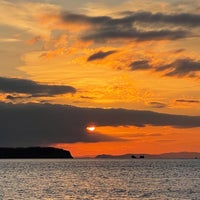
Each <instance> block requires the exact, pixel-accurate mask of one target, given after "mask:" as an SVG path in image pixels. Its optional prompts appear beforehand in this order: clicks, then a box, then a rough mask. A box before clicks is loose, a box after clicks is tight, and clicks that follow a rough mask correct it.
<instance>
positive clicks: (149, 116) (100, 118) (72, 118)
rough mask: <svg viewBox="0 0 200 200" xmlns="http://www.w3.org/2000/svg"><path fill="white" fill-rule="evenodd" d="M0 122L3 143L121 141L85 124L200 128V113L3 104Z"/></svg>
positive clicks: (1, 143)
mask: <svg viewBox="0 0 200 200" xmlns="http://www.w3.org/2000/svg"><path fill="white" fill-rule="evenodd" d="M0 121H1V131H0V138H1V140H0V146H31V145H50V144H55V143H76V142H100V141H116V140H121V139H120V138H117V137H110V136H107V135H103V134H101V133H97V132H95V133H92V134H91V133H88V132H87V131H86V127H87V125H88V124H91V123H95V124H97V125H98V126H129V125H130V126H140V127H142V126H145V125H153V126H173V127H179V128H189V127H200V116H186V115H172V114H161V113H156V112H150V111H137V110H126V109H102V108H80V107H73V106H67V105H53V104H33V103H29V104H11V103H9V104H8V103H0Z"/></svg>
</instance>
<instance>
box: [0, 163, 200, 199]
mask: <svg viewBox="0 0 200 200" xmlns="http://www.w3.org/2000/svg"><path fill="white" fill-rule="evenodd" d="M36 199H42V200H65V199H80V200H82V199H83V200H84V199H85V200H86V199H88V200H92V199H102V200H104V199H105V200H109V199H113V200H120V199H133V200H134V199H146V200H147V199H148V200H150V199H152V200H154V199H159V200H162V199H181V200H186V199H188V200H189V199H190V200H200V159H196V160H195V159H193V160H192V159H191V160H189V159H185V160H178V159H177V160H175V159H173V160H169V159H168V160H151V159H141V160H134V159H132V160H131V159H130V160H110V159H106V160H103V159H102V160H100V159H99V160H97V159H91V160H89V159H88V160H81V159H80V160H79V159H73V160H0V200H36Z"/></svg>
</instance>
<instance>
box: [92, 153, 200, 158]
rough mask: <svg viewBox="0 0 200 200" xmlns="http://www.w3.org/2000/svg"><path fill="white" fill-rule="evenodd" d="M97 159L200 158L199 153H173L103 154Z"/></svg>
mask: <svg viewBox="0 0 200 200" xmlns="http://www.w3.org/2000/svg"><path fill="white" fill-rule="evenodd" d="M95 158H113V159H114V158H115V159H128V158H132V159H144V158H148V159H162V158H163V159H170V158H172V159H173V158H174V159H175V158H177V159H179V158H180V159H181V158H182V159H198V158H200V153H199V152H171V153H163V154H123V155H108V154H102V155H98V156H96V157H95Z"/></svg>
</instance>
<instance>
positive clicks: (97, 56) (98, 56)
mask: <svg viewBox="0 0 200 200" xmlns="http://www.w3.org/2000/svg"><path fill="white" fill-rule="evenodd" d="M115 52H116V51H106V52H103V51H99V52H97V53H95V54H92V55H91V56H90V57H89V58H88V59H87V61H93V60H98V59H103V58H105V57H107V56H109V55H110V54H113V53H115Z"/></svg>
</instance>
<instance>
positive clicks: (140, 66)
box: [130, 60, 151, 71]
mask: <svg viewBox="0 0 200 200" xmlns="http://www.w3.org/2000/svg"><path fill="white" fill-rule="evenodd" d="M130 68H131V70H133V71H134V70H147V69H150V68H151V66H150V65H149V61H148V60H138V61H134V62H132V63H131V64H130Z"/></svg>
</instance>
